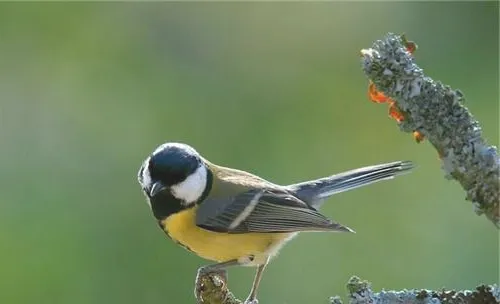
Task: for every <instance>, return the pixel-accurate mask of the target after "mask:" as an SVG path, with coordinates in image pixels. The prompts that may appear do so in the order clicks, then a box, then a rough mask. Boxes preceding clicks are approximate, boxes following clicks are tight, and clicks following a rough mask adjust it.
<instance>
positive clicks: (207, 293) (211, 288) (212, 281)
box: [195, 274, 242, 304]
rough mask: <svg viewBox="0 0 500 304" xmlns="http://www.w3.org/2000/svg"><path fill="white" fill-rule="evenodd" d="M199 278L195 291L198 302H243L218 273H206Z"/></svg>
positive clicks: (221, 303) (239, 303)
mask: <svg viewBox="0 0 500 304" xmlns="http://www.w3.org/2000/svg"><path fill="white" fill-rule="evenodd" d="M197 279H198V281H197V282H196V290H195V293H196V298H197V299H198V304H242V301H240V300H238V299H236V298H235V297H234V295H233V294H232V293H231V292H230V291H229V289H228V288H227V282H226V281H225V280H224V279H222V278H221V277H220V276H219V275H218V274H204V275H200V277H198V278H197Z"/></svg>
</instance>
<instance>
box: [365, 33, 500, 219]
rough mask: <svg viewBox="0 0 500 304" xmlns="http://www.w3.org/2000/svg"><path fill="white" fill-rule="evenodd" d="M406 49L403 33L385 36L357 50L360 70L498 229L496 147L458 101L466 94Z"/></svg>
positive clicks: (401, 123)
mask: <svg viewBox="0 0 500 304" xmlns="http://www.w3.org/2000/svg"><path fill="white" fill-rule="evenodd" d="M412 46H414V45H412ZM407 48H408V44H407V42H406V39H405V38H404V37H402V36H399V35H395V34H388V35H387V36H386V37H385V38H384V39H382V40H378V41H376V42H375V43H374V44H373V46H372V48H370V49H367V50H363V51H362V52H361V54H362V57H363V58H362V65H363V71H364V73H365V74H366V76H367V77H368V78H369V79H370V80H371V81H372V82H373V83H374V84H375V86H376V88H377V90H378V91H380V92H383V94H384V95H386V96H387V97H389V98H391V100H393V101H394V106H395V107H396V109H397V110H398V111H399V112H400V113H401V114H402V118H401V119H398V123H399V127H400V129H401V130H402V131H405V132H415V131H416V132H418V133H416V134H419V136H420V135H423V136H424V137H425V138H427V139H428V140H429V142H430V143H431V144H432V145H433V146H434V147H435V148H436V150H437V151H438V154H439V156H440V157H441V159H442V167H443V169H444V171H445V174H446V177H447V178H452V179H455V180H457V181H458V182H459V183H460V184H461V185H462V187H463V188H464V190H465V191H466V193H467V194H466V199H467V200H470V201H472V202H473V205H474V209H475V211H476V213H477V214H485V215H486V217H487V218H488V219H490V220H491V221H492V222H493V223H494V224H495V225H496V226H497V227H498V228H500V211H499V185H500V178H499V170H500V158H499V156H498V153H497V149H496V147H494V146H489V145H488V144H487V143H486V141H485V140H484V139H483V138H482V137H481V127H480V126H479V123H478V122H477V121H476V120H475V119H474V117H473V116H472V115H471V113H470V112H469V111H468V110H467V108H466V107H464V106H463V104H462V103H463V102H464V101H465V98H464V95H463V94H462V93H461V92H460V91H459V90H453V89H451V88H450V87H449V86H447V85H444V84H442V83H440V82H439V81H435V80H433V79H431V78H429V77H427V76H425V75H424V73H423V70H422V69H421V68H420V67H418V66H417V65H416V64H415V60H414V57H413V56H412V54H411V52H410V51H408V49H407ZM495 102H496V101H495Z"/></svg>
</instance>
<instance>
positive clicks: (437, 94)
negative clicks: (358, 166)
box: [196, 34, 500, 304]
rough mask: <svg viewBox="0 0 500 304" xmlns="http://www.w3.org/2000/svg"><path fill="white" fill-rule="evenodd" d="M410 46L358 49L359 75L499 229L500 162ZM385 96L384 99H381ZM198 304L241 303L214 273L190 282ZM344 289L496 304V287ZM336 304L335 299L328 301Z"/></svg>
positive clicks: (398, 299) (390, 38)
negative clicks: (427, 73) (426, 144)
mask: <svg viewBox="0 0 500 304" xmlns="http://www.w3.org/2000/svg"><path fill="white" fill-rule="evenodd" d="M415 48H416V45H414V44H413V43H410V42H408V41H406V39H405V38H404V36H403V37H402V36H397V35H394V34H388V35H387V36H386V37H385V38H384V40H378V41H376V42H375V43H374V44H373V46H372V48H371V49H368V50H362V51H361V54H362V56H363V71H364V72H365V74H366V76H367V77H368V78H369V79H370V81H371V82H372V83H373V84H374V85H375V86H376V88H377V90H379V91H381V92H383V94H381V93H379V92H371V93H372V94H373V95H372V99H376V100H375V101H377V102H385V101H387V102H389V103H390V105H391V116H393V117H394V118H396V120H397V121H398V124H399V127H400V129H401V130H402V131H404V132H412V133H414V135H415V136H416V139H417V141H421V140H422V138H423V137H426V138H428V140H429V142H430V143H431V144H432V145H433V146H434V148H435V149H436V150H437V151H438V154H439V156H440V158H441V160H442V162H443V169H444V171H445V174H446V175H445V176H446V177H447V178H449V179H455V180H457V181H458V182H459V183H460V184H461V185H462V187H463V188H464V190H465V191H466V193H467V196H466V199H467V200H470V201H472V202H473V206H474V209H475V211H476V213H477V214H485V215H486V217H487V218H488V219H490V220H491V221H492V222H493V223H494V224H495V225H496V226H497V228H500V212H499V200H500V198H499V185H500V177H499V171H500V159H499V156H498V154H497V150H496V147H493V146H488V145H487V143H486V141H485V140H484V139H483V138H481V127H480V126H479V123H478V122H477V121H476V120H474V118H473V117H472V115H471V114H470V112H469V111H468V110H467V108H466V107H464V106H463V105H462V104H461V102H464V101H465V99H464V96H463V94H462V93H461V92H460V91H458V90H452V89H451V88H450V87H449V86H447V85H443V84H442V83H440V82H438V81H434V80H432V79H431V78H429V77H426V76H425V75H424V74H423V70H422V69H421V68H419V67H418V66H417V65H416V64H415V63H414V59H413V56H412V54H411V53H412V51H413V50H414V49H415ZM385 96H387V97H385ZM196 286H197V287H196V296H197V299H198V304H241V303H242V301H240V300H238V299H236V298H235V297H234V295H233V294H232V293H231V292H230V291H229V290H228V287H227V283H226V281H225V280H224V279H222V278H221V277H220V276H219V275H218V274H206V275H201V276H200V277H199V278H198V281H197V282H196ZM347 288H348V291H349V303H350V304H401V303H405V304H413V303H414V304H437V303H443V304H467V303H471V304H491V303H500V290H499V288H498V287H497V286H496V285H491V286H485V285H481V286H478V287H477V288H476V290H474V291H468V290H466V291H453V290H448V291H447V290H442V291H431V290H424V289H423V290H404V291H381V292H379V293H374V292H373V291H372V290H371V286H370V283H369V282H367V281H362V280H360V279H359V278H357V277H352V278H351V279H350V280H349V282H348V284H347ZM330 302H331V303H332V304H340V303H342V302H341V301H340V298H339V297H332V298H331V299H330Z"/></svg>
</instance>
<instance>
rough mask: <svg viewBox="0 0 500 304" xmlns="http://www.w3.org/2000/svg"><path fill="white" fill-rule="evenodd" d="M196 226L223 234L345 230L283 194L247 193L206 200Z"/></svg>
mask: <svg viewBox="0 0 500 304" xmlns="http://www.w3.org/2000/svg"><path fill="white" fill-rule="evenodd" d="M196 225H197V226H199V227H201V228H203V229H207V230H211V231H215V232H225V233H248V232H260V233H265V232H298V231H345V232H352V230H351V229H349V228H347V227H345V226H343V225H341V224H339V223H336V222H333V221H331V220H330V219H328V218H326V217H325V216H323V215H322V214H320V213H319V212H318V211H316V210H315V209H313V208H312V207H310V206H309V205H307V204H306V203H304V202H303V201H301V200H300V199H298V198H297V197H295V196H293V195H292V194H290V193H288V192H286V191H279V190H269V189H268V190H257V189H254V190H249V191H247V192H244V193H241V194H239V195H236V196H233V197H227V198H217V199H207V200H205V201H203V202H202V203H201V204H200V205H199V206H198V210H197V214H196Z"/></svg>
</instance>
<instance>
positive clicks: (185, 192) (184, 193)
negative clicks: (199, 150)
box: [170, 165, 207, 205]
mask: <svg viewBox="0 0 500 304" xmlns="http://www.w3.org/2000/svg"><path fill="white" fill-rule="evenodd" d="M206 186H207V168H205V166H204V165H200V166H199V167H198V169H196V171H195V172H194V173H192V174H191V175H189V176H188V177H187V178H186V179H185V180H184V181H182V182H180V183H178V184H175V185H173V186H171V187H170V190H171V192H172V195H173V196H175V198H177V199H180V200H182V201H183V202H184V203H185V204H186V205H189V204H192V203H194V202H196V201H197V200H198V199H199V198H200V197H201V195H202V194H203V191H205V188H206Z"/></svg>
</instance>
